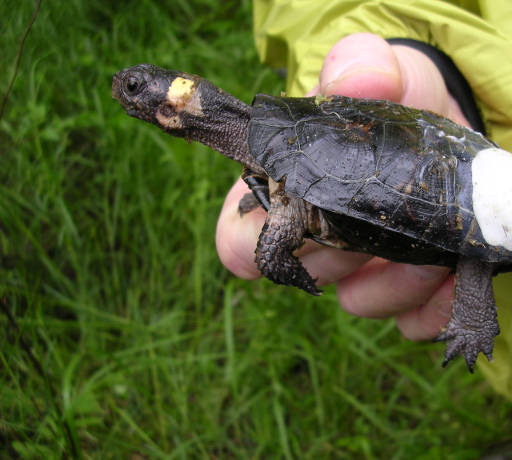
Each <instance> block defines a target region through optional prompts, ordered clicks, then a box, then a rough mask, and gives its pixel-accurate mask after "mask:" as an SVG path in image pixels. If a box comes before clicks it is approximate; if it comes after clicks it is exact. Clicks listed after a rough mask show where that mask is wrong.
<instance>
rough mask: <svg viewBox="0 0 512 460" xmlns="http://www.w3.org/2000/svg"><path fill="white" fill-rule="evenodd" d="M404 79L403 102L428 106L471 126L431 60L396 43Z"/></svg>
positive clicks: (436, 111) (394, 46)
mask: <svg viewBox="0 0 512 460" xmlns="http://www.w3.org/2000/svg"><path fill="white" fill-rule="evenodd" d="M391 48H392V50H393V52H394V54H395V55H396V58H397V61H398V64H399V67H400V74H401V79H402V97H401V99H400V102H401V103H402V104H404V105H409V106H411V107H415V108H417V109H425V110H430V111H432V112H435V113H437V114H440V115H443V116H445V117H448V118H450V119H452V120H453V121H455V122H457V123H459V124H463V125H465V126H469V123H468V121H467V120H466V118H465V117H464V115H463V114H462V111H461V110H460V107H459V104H458V103H457V102H456V101H455V99H454V98H453V97H452V96H451V95H450V94H449V92H448V89H447V88H446V85H445V83H444V79H443V77H442V75H441V72H440V71H439V69H438V68H437V66H436V65H435V64H434V63H433V62H432V60H431V59H430V58H429V57H428V56H426V55H425V54H423V53H422V52H421V51H418V50H416V49H414V48H410V47H409V46H403V45H393V46H392V47H391Z"/></svg>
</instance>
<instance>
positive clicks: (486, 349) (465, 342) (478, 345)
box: [435, 321, 499, 373]
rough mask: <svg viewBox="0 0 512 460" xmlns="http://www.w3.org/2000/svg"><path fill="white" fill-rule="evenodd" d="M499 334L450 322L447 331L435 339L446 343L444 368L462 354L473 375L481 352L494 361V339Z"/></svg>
mask: <svg viewBox="0 0 512 460" xmlns="http://www.w3.org/2000/svg"><path fill="white" fill-rule="evenodd" d="M498 333H499V330H498V331H497V332H496V331H494V330H493V331H490V330H488V329H484V330H476V331H475V330H470V329H464V328H463V327H462V326H461V325H457V324H453V322H452V321H450V322H449V323H448V325H447V326H446V329H445V330H444V331H443V332H441V334H439V335H438V336H437V338H436V339H435V341H436V342H441V341H442V342H446V351H445V354H444V361H443V367H446V365H447V364H448V363H449V362H450V361H451V360H452V359H453V358H455V357H456V356H457V355H459V354H461V355H462V356H463V357H464V359H465V361H466V365H467V367H468V370H469V372H471V373H473V372H474V368H475V363H476V359H477V357H478V354H479V353H480V352H482V353H483V354H484V355H485V356H486V357H487V359H488V360H489V361H492V350H493V347H494V337H495V336H496V335H498Z"/></svg>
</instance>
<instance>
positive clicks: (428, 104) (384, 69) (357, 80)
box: [311, 33, 468, 125]
mask: <svg viewBox="0 0 512 460" xmlns="http://www.w3.org/2000/svg"><path fill="white" fill-rule="evenodd" d="M316 93H320V94H324V95H332V94H339V95H344V96H350V97H359V98H361V97H362V98H369V99H387V100H391V101H394V102H399V103H401V104H404V105H408V106H412V107H416V108H418V109H426V110H431V111H433V112H435V113H438V114H440V115H444V116H446V117H448V118H451V119H453V120H454V121H456V122H458V123H461V124H465V125H468V123H467V120H466V119H465V117H464V116H463V115H462V112H461V110H460V108H459V105H458V104H457V102H456V101H455V100H454V99H453V97H452V96H451V95H450V94H449V93H448V90H447V89H446V85H445V84H444V80H443V77H442V76H441V73H440V72H439V70H438V68H437V67H436V65H435V64H434V63H433V62H432V61H431V60H430V59H429V58H428V57H427V56H426V55H425V54H423V53H422V52H421V51H417V50H415V49H413V48H410V47H408V46H403V45H393V46H391V45H389V44H388V43H387V42H386V41H385V40H384V39H382V38H381V37H379V36H377V35H373V34H369V33H361V34H353V35H349V36H347V37H345V38H343V39H341V40H340V41H339V42H338V43H336V44H335V45H334V46H333V47H332V48H331V50H330V51H329V53H328V54H327V56H326V58H325V60H324V64H323V67H322V71H321V72H320V81H319V85H318V86H317V87H316V88H315V90H313V91H312V92H311V94H316Z"/></svg>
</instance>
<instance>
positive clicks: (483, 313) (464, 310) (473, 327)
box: [435, 256, 500, 372]
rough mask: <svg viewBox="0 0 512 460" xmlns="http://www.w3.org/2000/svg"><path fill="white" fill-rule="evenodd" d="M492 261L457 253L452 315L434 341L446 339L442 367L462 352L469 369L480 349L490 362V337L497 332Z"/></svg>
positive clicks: (491, 339)
mask: <svg viewBox="0 0 512 460" xmlns="http://www.w3.org/2000/svg"><path fill="white" fill-rule="evenodd" d="M492 275H493V266H492V264H489V263H486V262H482V261H480V260H478V259H475V258H471V257H465V256H460V258H459V262H458V263H457V274H456V277H455V299H454V302H453V308H452V316H451V318H450V321H449V322H448V324H447V325H446V328H445V329H444V330H443V331H442V332H441V334H439V335H438V337H437V338H436V339H435V341H438V342H439V341H444V342H446V352H445V357H444V361H443V367H444V366H446V365H447V364H448V362H449V361H451V360H452V359H453V358H455V356H457V355H458V354H462V356H464V359H465V360H466V364H467V366H468V369H469V371H470V372H473V369H474V367H475V362H476V359H477V356H478V354H479V353H480V352H482V353H483V354H484V355H485V356H486V357H487V359H488V360H489V361H492V350H493V347H494V337H496V336H497V335H498V334H499V333H500V328H499V326H498V321H497V314H496V304H495V302H494V293H493V289H492Z"/></svg>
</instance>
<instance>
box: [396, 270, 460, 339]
mask: <svg viewBox="0 0 512 460" xmlns="http://www.w3.org/2000/svg"><path fill="white" fill-rule="evenodd" d="M453 285H454V277H453V276H450V277H448V278H447V279H446V280H445V281H444V283H443V284H442V285H441V287H440V288H439V289H438V290H437V291H436V292H435V293H434V295H433V296H432V297H431V298H430V299H429V300H428V301H427V302H426V303H425V304H424V305H421V306H420V307H418V308H415V309H413V310H410V311H407V312H405V313H402V314H399V315H397V316H396V317H395V321H396V324H397V326H398V328H399V329H400V331H401V332H402V334H403V335H404V336H405V337H406V338H408V339H410V340H428V339H433V338H435V337H437V336H438V335H439V333H440V332H441V329H442V328H443V327H444V326H446V323H447V322H448V320H449V319H450V315H451V311H452V302H453Z"/></svg>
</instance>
